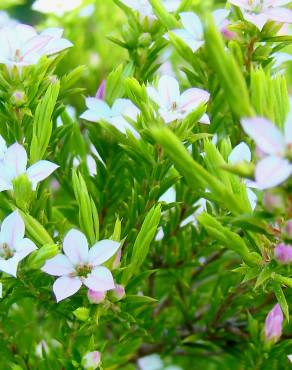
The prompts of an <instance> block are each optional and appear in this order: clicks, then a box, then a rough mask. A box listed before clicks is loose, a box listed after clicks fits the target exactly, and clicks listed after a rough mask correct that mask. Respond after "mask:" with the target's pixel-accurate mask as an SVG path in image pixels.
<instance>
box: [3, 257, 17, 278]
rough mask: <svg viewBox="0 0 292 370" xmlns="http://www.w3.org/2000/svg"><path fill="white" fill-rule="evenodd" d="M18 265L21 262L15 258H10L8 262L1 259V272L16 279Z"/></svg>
mask: <svg viewBox="0 0 292 370" xmlns="http://www.w3.org/2000/svg"><path fill="white" fill-rule="evenodd" d="M18 263H19V261H18V260H17V258H15V257H12V258H9V259H8V260H2V259H0V271H3V272H5V273H6V274H8V275H12V276H14V277H16V274H17V267H18Z"/></svg>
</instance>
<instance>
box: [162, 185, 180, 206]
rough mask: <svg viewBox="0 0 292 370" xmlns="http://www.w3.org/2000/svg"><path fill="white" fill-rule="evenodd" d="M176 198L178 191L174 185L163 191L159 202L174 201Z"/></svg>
mask: <svg viewBox="0 0 292 370" xmlns="http://www.w3.org/2000/svg"><path fill="white" fill-rule="evenodd" d="M175 199H176V191H175V188H174V187H171V188H169V189H167V190H166V192H165V193H163V194H162V195H161V196H160V198H159V199H158V201H159V202H165V203H173V202H175Z"/></svg>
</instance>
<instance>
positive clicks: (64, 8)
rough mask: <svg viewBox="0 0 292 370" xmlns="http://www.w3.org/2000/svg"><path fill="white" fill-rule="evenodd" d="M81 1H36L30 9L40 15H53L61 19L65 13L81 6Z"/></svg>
mask: <svg viewBox="0 0 292 370" xmlns="http://www.w3.org/2000/svg"><path fill="white" fill-rule="evenodd" d="M82 2H83V0H49V1H48V0H36V1H35V2H34V3H33V4H32V9H33V10H36V11H37V12H40V13H45V14H50V13H51V14H55V15H56V16H57V17H63V15H64V14H65V13H68V12H71V11H72V10H75V9H76V8H79V7H80V6H81V5H82Z"/></svg>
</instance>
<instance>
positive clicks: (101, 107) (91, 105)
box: [85, 97, 111, 117]
mask: <svg viewBox="0 0 292 370" xmlns="http://www.w3.org/2000/svg"><path fill="white" fill-rule="evenodd" d="M85 103H86V106H87V108H88V109H92V110H95V111H96V112H99V113H100V114H101V115H102V116H104V117H110V116H111V109H110V107H109V106H108V105H107V103H106V102H105V101H103V100H102V99H96V98H92V97H89V98H86V99H85Z"/></svg>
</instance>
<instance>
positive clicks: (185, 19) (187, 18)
mask: <svg viewBox="0 0 292 370" xmlns="http://www.w3.org/2000/svg"><path fill="white" fill-rule="evenodd" d="M179 16H180V19H181V22H182V24H183V26H184V28H185V29H186V30H187V31H188V32H189V33H191V34H192V35H193V36H194V37H195V38H196V39H197V40H202V38H203V25H202V22H201V20H200V18H199V17H198V16H197V14H195V13H192V12H183V13H180V14H179Z"/></svg>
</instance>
